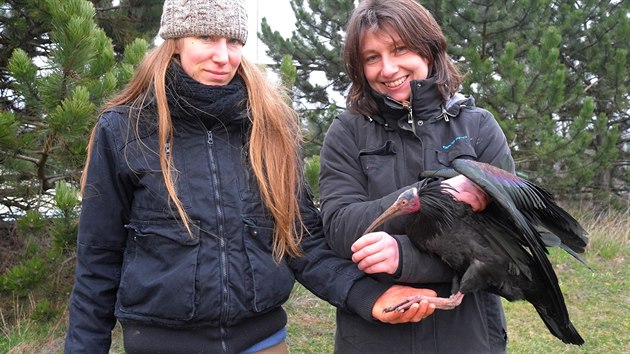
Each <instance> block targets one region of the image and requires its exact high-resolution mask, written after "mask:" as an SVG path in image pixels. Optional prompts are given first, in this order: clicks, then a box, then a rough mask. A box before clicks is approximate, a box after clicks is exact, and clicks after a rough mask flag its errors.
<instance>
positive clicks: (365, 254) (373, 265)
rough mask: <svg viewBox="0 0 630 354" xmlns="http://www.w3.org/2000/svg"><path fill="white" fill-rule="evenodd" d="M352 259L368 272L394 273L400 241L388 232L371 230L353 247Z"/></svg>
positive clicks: (398, 256)
mask: <svg viewBox="0 0 630 354" xmlns="http://www.w3.org/2000/svg"><path fill="white" fill-rule="evenodd" d="M351 250H352V252H353V254H352V261H353V262H355V263H357V266H358V267H359V269H361V270H362V271H364V272H366V273H368V274H374V273H387V274H394V273H396V270H397V269H398V262H399V259H400V254H399V252H398V242H397V241H396V239H395V238H393V237H392V236H390V235H389V234H388V233H386V232H382V231H378V232H371V233H369V234H365V235H363V236H361V237H360V238H359V239H358V240H356V241H355V242H354V243H353V244H352V247H351Z"/></svg>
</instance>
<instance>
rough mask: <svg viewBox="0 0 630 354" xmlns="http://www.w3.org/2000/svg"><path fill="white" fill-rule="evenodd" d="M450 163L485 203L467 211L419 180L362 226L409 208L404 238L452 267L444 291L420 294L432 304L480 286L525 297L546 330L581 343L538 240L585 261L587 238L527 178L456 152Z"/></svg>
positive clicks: (457, 299)
mask: <svg viewBox="0 0 630 354" xmlns="http://www.w3.org/2000/svg"><path fill="white" fill-rule="evenodd" d="M451 167H452V168H453V169H454V171H456V172H457V173H460V174H463V175H465V176H466V177H467V178H468V179H470V180H471V181H473V182H474V183H475V184H476V185H478V186H479V187H480V188H481V189H482V190H484V191H485V192H486V194H488V195H489V196H490V197H491V198H492V202H490V203H489V204H488V205H487V207H486V209H485V210H483V211H481V212H473V211H472V209H471V208H470V207H469V206H468V205H467V204H465V203H461V202H459V201H456V200H455V199H454V198H453V197H452V196H451V194H449V193H448V191H447V190H446V189H447V188H450V187H448V186H444V185H441V184H440V183H439V182H435V181H434V182H427V183H423V184H421V186H420V187H419V188H411V189H409V190H406V191H405V192H403V193H402V194H401V195H400V196H399V197H398V199H397V200H396V202H395V203H394V204H392V206H390V207H389V208H388V209H387V210H386V211H385V212H384V213H383V214H382V215H380V216H379V217H378V218H377V219H376V220H374V222H373V223H372V225H370V226H369V227H368V228H367V230H366V231H365V233H369V232H372V231H374V230H375V229H376V228H377V227H378V226H379V225H381V224H383V223H384V222H385V221H387V220H389V219H390V218H392V217H395V216H399V215H406V214H412V215H411V216H410V217H409V221H408V223H407V225H406V231H407V236H408V237H409V238H410V240H411V242H412V243H413V244H414V246H416V247H417V248H418V249H420V250H422V251H425V252H429V253H433V254H435V255H437V256H439V257H441V259H442V260H443V261H444V262H445V263H446V264H448V265H449V266H450V267H451V268H452V269H453V272H454V274H455V276H454V279H453V287H452V294H453V295H451V297H450V298H429V299H428V300H429V301H430V302H433V303H434V304H435V305H436V308H438V309H452V308H454V307H456V306H458V305H459V304H460V303H461V301H462V298H463V297H464V295H465V294H467V293H471V292H475V291H482V290H483V291H488V292H491V293H494V294H497V295H499V296H502V297H503V298H505V299H507V300H509V301H515V300H526V301H528V302H529V303H531V304H532V305H533V306H534V308H535V309H536V311H537V312H538V314H539V315H540V317H541V319H542V320H543V322H544V323H545V324H546V325H547V328H548V329H549V331H550V332H551V333H552V334H553V335H554V336H556V337H558V338H559V339H561V340H562V341H563V342H565V343H570V344H577V345H580V344H583V343H584V340H583V339H582V337H581V336H580V334H579V333H578V331H577V330H576V329H575V327H574V326H573V324H572V323H571V321H570V319H569V313H568V311H567V308H566V305H565V302H564V297H563V295H562V291H561V290H560V287H559V285H558V278H557V277H556V273H555V272H554V269H553V267H552V265H551V263H550V262H549V259H548V258H547V255H548V252H547V248H546V247H549V246H557V247H561V248H562V249H564V250H565V251H567V252H568V253H570V254H571V255H572V256H573V257H575V258H576V259H578V260H579V261H580V262H582V263H584V264H585V265H586V263H585V262H584V261H583V260H582V259H581V258H580V257H579V256H578V253H582V252H584V249H585V247H586V244H587V242H588V237H587V233H586V231H585V230H584V228H582V226H581V225H580V224H579V223H578V221H576V220H575V219H574V218H573V217H572V216H571V215H569V213H568V212H566V211H565V210H564V209H562V208H561V207H560V206H558V205H557V204H556V203H555V202H554V198H553V196H552V195H551V193H549V192H548V191H546V190H545V189H543V188H541V187H539V186H537V185H535V184H534V183H532V182H530V181H528V180H525V179H523V178H520V177H518V176H515V175H513V174H511V173H509V172H506V171H504V170H502V169H499V168H497V167H494V166H492V165H489V164H485V163H481V162H478V161H473V160H464V159H457V160H455V161H453V163H452V166H451ZM425 181H426V180H425ZM420 300H421V299H420V298H418V297H414V298H409V299H406V300H405V301H403V302H401V303H399V304H396V305H394V306H391V307H390V308H388V309H386V311H394V310H398V311H404V310H405V309H406V308H409V306H411V305H412V304H413V303H414V302H419V301H420Z"/></svg>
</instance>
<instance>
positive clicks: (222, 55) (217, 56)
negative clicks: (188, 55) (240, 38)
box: [212, 38, 228, 64]
mask: <svg viewBox="0 0 630 354" xmlns="http://www.w3.org/2000/svg"><path fill="white" fill-rule="evenodd" d="M212 49H213V53H212V60H213V61H215V62H217V63H223V64H224V63H227V62H228V46H227V39H225V38H221V39H219V40H218V41H217V43H216V45H215V46H214V47H213V48H212Z"/></svg>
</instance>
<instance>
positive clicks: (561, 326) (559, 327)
mask: <svg viewBox="0 0 630 354" xmlns="http://www.w3.org/2000/svg"><path fill="white" fill-rule="evenodd" d="M534 308H536V311H537V312H538V315H540V318H541V319H542V320H543V322H544V323H545V325H547V328H548V329H549V331H550V332H551V334H553V335H554V336H556V337H558V339H560V340H561V341H563V342H564V343H567V344H576V345H582V344H584V339H583V338H582V336H581V335H580V334H579V333H578V331H577V329H575V327H573V324H572V323H571V321H570V320H569V318H568V314H566V319H565V320H563V321H561V322H562V323H559V322H560V321H556V319H555V318H554V317H552V316H551V315H550V314H548V313H547V310H548V308H546V307H543V306H538V305H536V304H534ZM556 315H557V314H556ZM561 317H564V316H561Z"/></svg>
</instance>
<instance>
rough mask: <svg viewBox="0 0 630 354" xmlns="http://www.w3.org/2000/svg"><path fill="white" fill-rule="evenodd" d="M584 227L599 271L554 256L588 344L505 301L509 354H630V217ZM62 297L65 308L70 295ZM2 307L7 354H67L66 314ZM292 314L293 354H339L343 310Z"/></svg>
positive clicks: (307, 298) (311, 299) (311, 304)
mask: <svg viewBox="0 0 630 354" xmlns="http://www.w3.org/2000/svg"><path fill="white" fill-rule="evenodd" d="M578 219H579V218H578ZM581 221H582V223H583V225H584V226H585V228H586V229H587V230H589V232H590V238H591V241H590V243H589V247H588V249H587V252H586V254H585V255H584V258H585V259H586V261H587V262H588V263H589V265H590V266H591V268H592V270H590V269H588V268H586V267H584V266H583V265H582V264H580V263H579V262H577V261H575V260H574V259H573V258H571V257H570V256H568V255H567V254H565V253H564V252H561V251H559V250H551V255H550V259H551V262H552V264H553V265H554V268H555V270H556V273H557V274H558V278H559V280H560V285H561V287H562V290H563V293H564V295H565V301H566V303H567V306H568V309H569V314H570V316H571V320H572V322H573V323H574V325H575V327H576V328H577V329H578V331H579V332H580V334H581V335H582V337H583V338H584V339H585V341H586V343H585V344H584V345H583V346H579V347H578V346H574V345H566V344H564V343H562V342H561V341H560V340H558V339H556V338H555V337H553V336H552V335H551V334H549V331H548V330H547V328H546V327H545V325H544V324H543V322H542V321H541V320H540V318H539V317H538V315H537V314H536V311H535V310H534V308H533V307H532V306H531V305H529V304H528V303H526V302H516V303H508V302H506V301H504V305H505V310H506V315H507V320H508V336H509V341H508V352H509V353H523V354H529V353H554V354H555V353H584V354H586V353H588V354H597V353H601V354H616V353H630V296H629V291H630V286H629V283H630V265H629V264H628V262H627V259H628V257H629V256H630V217H628V215H627V214H624V215H622V216H621V217H618V218H613V219H611V218H606V219H603V220H601V219H596V218H594V217H591V218H588V220H587V221H584V220H581ZM61 295H63V296H61ZM60 296H61V297H63V299H64V301H63V303H64V304H65V299H67V294H60ZM2 301H3V302H4V306H0V353H10V354H18V353H19V354H22V353H23V354H33V353H40V354H43V353H47V354H48V353H62V352H63V340H64V336H65V324H66V322H67V318H66V316H67V314H66V313H65V311H64V310H63V309H62V310H60V312H61V314H60V315H59V316H57V317H56V318H53V319H46V320H41V319H37V316H36V315H37V311H36V304H37V303H38V301H37V299H36V298H35V296H29V297H28V301H26V302H24V301H16V300H14V299H12V298H6V297H4V298H2ZM11 304H13V305H11ZM3 308H4V309H5V311H3V310H2V309H3ZM7 308H8V309H9V310H10V312H7V311H6V309H7ZM285 308H286V310H287V312H288V314H289V327H288V339H287V341H288V344H289V348H290V351H291V353H293V354H295V353H332V351H333V345H334V344H333V342H334V333H335V311H334V308H333V307H332V306H331V305H329V304H328V303H326V302H324V301H322V300H320V299H318V298H316V297H315V296H314V295H312V294H311V293H310V292H308V291H307V290H306V289H305V288H304V287H302V286H301V285H299V284H296V286H295V288H294V291H293V293H292V294H291V297H290V299H289V301H288V302H287V304H286V305H285ZM9 313H10V314H11V315H12V318H10V317H9V315H8V314H9ZM110 353H112V354H114V353H124V351H123V349H122V340H121V336H120V331H119V330H118V329H117V330H115V331H114V340H113V344H112V349H111V351H110Z"/></svg>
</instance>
